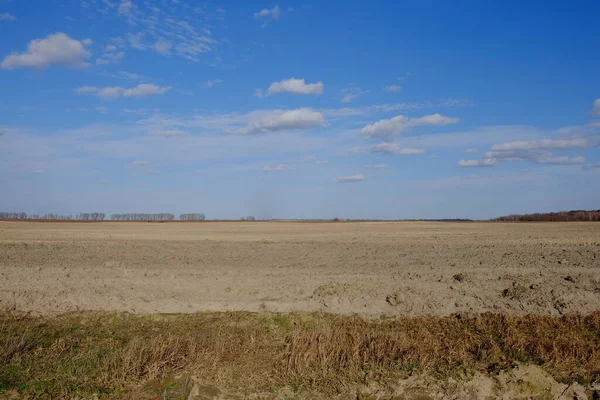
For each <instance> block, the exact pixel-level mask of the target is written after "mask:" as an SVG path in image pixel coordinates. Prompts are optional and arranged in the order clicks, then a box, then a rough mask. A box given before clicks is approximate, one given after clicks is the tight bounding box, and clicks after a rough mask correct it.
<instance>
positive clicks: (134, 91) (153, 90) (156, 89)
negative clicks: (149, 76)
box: [123, 83, 171, 97]
mask: <svg viewBox="0 0 600 400" xmlns="http://www.w3.org/2000/svg"><path fill="white" fill-rule="evenodd" d="M169 90H171V86H163V87H160V86H157V85H154V84H151V83H142V84H139V85H137V86H136V87H134V88H131V89H127V90H125V91H124V92H123V97H144V96H152V95H153V94H163V93H166V92H168V91H169Z"/></svg>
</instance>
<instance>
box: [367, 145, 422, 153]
mask: <svg viewBox="0 0 600 400" xmlns="http://www.w3.org/2000/svg"><path fill="white" fill-rule="evenodd" d="M369 151H370V152H371V153H381V154H390V155H413V154H423V153H424V152H425V151H424V150H422V149H407V148H401V147H400V146H398V145H397V144H396V143H380V144H376V145H374V146H371V147H370V148H369Z"/></svg>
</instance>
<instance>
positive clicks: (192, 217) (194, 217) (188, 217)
mask: <svg viewBox="0 0 600 400" xmlns="http://www.w3.org/2000/svg"><path fill="white" fill-rule="evenodd" d="M179 219H180V220H181V221H204V220H205V219H206V216H205V215H204V214H197V213H191V214H180V215H179Z"/></svg>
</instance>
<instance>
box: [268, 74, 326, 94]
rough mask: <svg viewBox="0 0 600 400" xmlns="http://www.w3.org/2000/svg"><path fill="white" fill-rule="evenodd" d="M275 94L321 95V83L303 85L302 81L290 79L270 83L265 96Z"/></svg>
mask: <svg viewBox="0 0 600 400" xmlns="http://www.w3.org/2000/svg"><path fill="white" fill-rule="evenodd" d="M276 93H293V94H321V93H323V83H322V82H317V83H305V82H304V79H296V78H290V79H287V80H283V81H280V82H273V83H271V86H269V89H268V90H267V95H272V94H276Z"/></svg>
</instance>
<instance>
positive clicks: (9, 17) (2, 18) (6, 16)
mask: <svg viewBox="0 0 600 400" xmlns="http://www.w3.org/2000/svg"><path fill="white" fill-rule="evenodd" d="M15 19H16V18H15V16H14V15H12V14H11V13H7V12H5V13H2V14H0V21H14V20H15Z"/></svg>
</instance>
